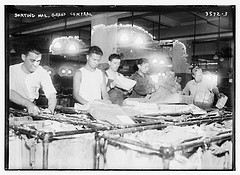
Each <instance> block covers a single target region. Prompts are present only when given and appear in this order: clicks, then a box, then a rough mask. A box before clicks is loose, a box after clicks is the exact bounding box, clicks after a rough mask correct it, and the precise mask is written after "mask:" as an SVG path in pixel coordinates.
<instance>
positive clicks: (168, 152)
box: [95, 130, 232, 169]
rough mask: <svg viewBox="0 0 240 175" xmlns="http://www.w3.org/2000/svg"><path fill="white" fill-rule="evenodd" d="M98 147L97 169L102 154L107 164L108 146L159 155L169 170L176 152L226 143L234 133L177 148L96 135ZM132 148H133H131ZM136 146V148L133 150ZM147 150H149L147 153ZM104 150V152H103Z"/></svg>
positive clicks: (219, 135) (96, 149) (226, 133)
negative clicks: (218, 142)
mask: <svg viewBox="0 0 240 175" xmlns="http://www.w3.org/2000/svg"><path fill="white" fill-rule="evenodd" d="M95 138H96V147H95V152H96V156H95V169H99V164H100V155H101V154H102V155H103V157H104V164H106V158H105V157H106V152H107V144H109V145H113V146H118V147H120V148H121V147H123V148H127V149H130V150H133V151H137V152H141V153H144V154H148V155H158V156H159V157H161V158H162V161H163V169H169V162H170V160H172V158H173V157H174V154H175V152H176V151H180V150H185V149H187V148H194V147H199V146H205V145H210V143H212V142H217V141H225V140H231V139H232V131H231V130H229V131H227V132H223V133H219V134H218V135H217V136H214V137H209V138H199V137H196V138H192V139H191V140H190V141H186V142H184V143H181V144H179V145H177V146H168V147H167V146H160V147H156V146H153V145H151V144H148V143H143V142H139V141H134V140H130V139H126V138H122V137H120V136H118V137H116V135H111V134H103V133H98V134H96V137H95ZM101 139H103V140H104V141H103V144H100V140H101ZM130 146H131V147H130ZM132 146H135V147H136V148H133V147H132ZM146 149H147V150H148V151H147V152H146ZM101 150H104V151H101Z"/></svg>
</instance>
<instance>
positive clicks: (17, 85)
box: [9, 63, 56, 101]
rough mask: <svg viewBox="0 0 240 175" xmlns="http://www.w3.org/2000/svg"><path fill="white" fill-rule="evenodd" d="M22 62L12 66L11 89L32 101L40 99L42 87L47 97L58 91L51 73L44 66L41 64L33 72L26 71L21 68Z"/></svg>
mask: <svg viewBox="0 0 240 175" xmlns="http://www.w3.org/2000/svg"><path fill="white" fill-rule="evenodd" d="M22 64H23V63H20V64H15V65H12V66H10V69H9V71H10V89H12V90H15V91H16V92H18V93H19V94H20V95H22V96H23V97H24V98H26V99H28V100H30V101H34V99H38V97H39V89H40V88H42V90H43V92H44V94H45V96H46V97H47V98H49V96H50V94H52V93H56V90H55V88H54V86H53V84H52V80H51V77H50V75H49V74H48V72H47V71H46V70H45V69H43V67H42V66H39V67H38V68H37V69H36V71H34V72H33V73H25V72H24V71H23V70H22V68H21V66H22Z"/></svg>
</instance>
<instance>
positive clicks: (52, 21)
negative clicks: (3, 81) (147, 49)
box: [5, 5, 235, 49]
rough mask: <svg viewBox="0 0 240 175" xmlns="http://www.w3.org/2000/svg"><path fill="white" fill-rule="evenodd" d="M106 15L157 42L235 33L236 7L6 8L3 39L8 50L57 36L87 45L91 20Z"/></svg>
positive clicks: (206, 39) (225, 35)
mask: <svg viewBox="0 0 240 175" xmlns="http://www.w3.org/2000/svg"><path fill="white" fill-rule="evenodd" d="M105 14H107V16H111V17H115V18H117V19H118V23H121V24H132V25H137V26H140V27H142V28H143V29H145V30H146V31H148V32H149V33H151V34H152V35H153V36H154V37H155V39H156V40H167V39H181V38H185V39H191V40H192V39H193V38H194V39H196V41H197V40H201V41H208V40H216V39H217V38H218V37H219V33H221V38H222V39H224V38H225V37H226V38H228V37H233V32H234V29H235V6H182V5H181V6H114V5H113V6H82V5H71V6H66V5H37V6H5V17H6V18H5V19H6V20H5V24H6V25H5V26H6V39H7V41H8V42H9V47H10V49H11V47H12V46H16V45H18V44H19V42H21V41H22V44H23V43H24V40H26V39H28V40H29V39H33V38H34V39H35V40H47V41H49V40H51V39H52V37H53V36H56V35H59V36H61V35H78V36H80V38H81V39H82V40H83V41H85V42H86V43H88V44H90V40H91V20H92V19H94V18H96V17H99V16H101V15H105ZM39 15H40V16H39ZM41 15H42V16H41ZM218 15H220V16H221V17H220V18H219V17H218ZM203 26H204V27H203ZM8 36H9V37H8ZM8 39H9V40H8Z"/></svg>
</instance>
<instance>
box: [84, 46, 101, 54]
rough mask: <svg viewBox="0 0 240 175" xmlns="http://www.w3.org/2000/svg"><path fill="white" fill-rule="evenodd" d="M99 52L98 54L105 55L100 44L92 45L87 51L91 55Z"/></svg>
mask: <svg viewBox="0 0 240 175" xmlns="http://www.w3.org/2000/svg"><path fill="white" fill-rule="evenodd" d="M93 53H95V54H97V55H101V56H102V55H103V51H102V50H101V49H100V47H98V46H91V47H90V48H89V49H88V52H87V55H91V54H93Z"/></svg>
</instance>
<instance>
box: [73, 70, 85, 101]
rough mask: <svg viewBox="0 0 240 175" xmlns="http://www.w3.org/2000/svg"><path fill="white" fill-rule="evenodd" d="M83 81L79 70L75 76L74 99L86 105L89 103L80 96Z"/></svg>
mask: <svg viewBox="0 0 240 175" xmlns="http://www.w3.org/2000/svg"><path fill="white" fill-rule="evenodd" d="M81 81H82V73H81V71H80V70H78V71H77V72H76V73H75V74H74V76H73V98H74V99H75V100H77V101H78V102H79V103H81V104H86V103H87V102H88V101H87V100H86V99H84V98H83V97H82V96H80V95H79V90H80V84H81Z"/></svg>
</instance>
